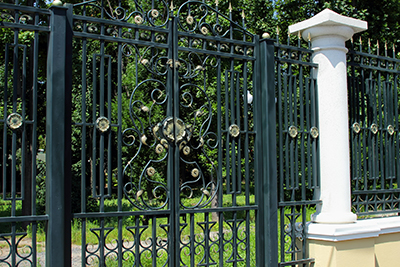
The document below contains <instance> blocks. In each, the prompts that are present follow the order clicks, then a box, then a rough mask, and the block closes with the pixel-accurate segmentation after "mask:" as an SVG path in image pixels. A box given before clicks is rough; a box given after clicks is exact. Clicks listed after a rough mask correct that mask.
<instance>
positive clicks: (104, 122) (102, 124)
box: [96, 117, 110, 133]
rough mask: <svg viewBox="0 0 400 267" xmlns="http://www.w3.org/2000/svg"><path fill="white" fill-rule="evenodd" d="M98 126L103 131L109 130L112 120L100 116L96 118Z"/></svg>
mask: <svg viewBox="0 0 400 267" xmlns="http://www.w3.org/2000/svg"><path fill="white" fill-rule="evenodd" d="M96 127H97V129H98V130H99V131H100V132H102V133H104V132H107V130H108V129H109V128H110V121H109V120H108V119H107V118H106V117H99V118H98V119H97V120H96Z"/></svg>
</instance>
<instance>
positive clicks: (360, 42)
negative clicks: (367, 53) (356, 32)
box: [360, 36, 362, 44]
mask: <svg viewBox="0 0 400 267" xmlns="http://www.w3.org/2000/svg"><path fill="white" fill-rule="evenodd" d="M360 44H362V38H361V36H360Z"/></svg>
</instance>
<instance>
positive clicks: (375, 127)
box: [370, 123, 378, 134]
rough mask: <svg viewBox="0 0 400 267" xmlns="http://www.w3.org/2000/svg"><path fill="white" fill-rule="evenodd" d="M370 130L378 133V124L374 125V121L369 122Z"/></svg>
mask: <svg viewBox="0 0 400 267" xmlns="http://www.w3.org/2000/svg"><path fill="white" fill-rule="evenodd" d="M370 130H371V132H372V133H373V134H377V133H378V125H376V124H375V123H373V124H371V126H370Z"/></svg>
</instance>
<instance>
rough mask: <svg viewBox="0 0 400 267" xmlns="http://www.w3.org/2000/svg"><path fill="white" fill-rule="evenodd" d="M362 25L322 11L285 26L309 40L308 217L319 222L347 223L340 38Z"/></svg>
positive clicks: (343, 68) (344, 90) (343, 58)
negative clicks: (314, 185) (313, 129)
mask: <svg viewBox="0 0 400 267" xmlns="http://www.w3.org/2000/svg"><path fill="white" fill-rule="evenodd" d="M366 29H367V22H365V21H361V20H357V19H353V18H349V17H345V16H342V15H339V14H337V13H335V12H333V11H332V10H329V9H325V10H324V11H322V12H321V13H318V14H317V15H315V16H314V17H313V18H311V19H308V20H305V21H302V22H299V23H297V24H294V25H291V26H289V32H290V33H295V34H298V32H300V33H301V34H302V36H303V38H304V39H305V40H308V39H309V38H310V39H311V44H312V49H313V50H314V54H313V58H312V61H313V63H317V64H318V69H316V72H314V77H316V78H317V85H318V101H319V103H318V105H319V133H320V135H319V143H320V162H321V165H320V166H321V172H320V175H321V180H320V181H321V183H320V189H319V191H318V192H317V194H319V197H320V199H321V200H322V204H321V205H319V206H318V207H317V212H316V213H315V214H314V215H313V216H312V220H313V221H314V222H319V223H352V222H355V221H356V219H357V216H356V215H355V214H353V213H352V212H351V192H350V148H349V126H348V125H349V123H348V106H347V105H348V102H347V69H346V65H347V64H346V53H347V49H346V47H345V41H346V40H349V39H350V38H351V37H352V36H353V34H354V33H357V32H361V31H364V30H366Z"/></svg>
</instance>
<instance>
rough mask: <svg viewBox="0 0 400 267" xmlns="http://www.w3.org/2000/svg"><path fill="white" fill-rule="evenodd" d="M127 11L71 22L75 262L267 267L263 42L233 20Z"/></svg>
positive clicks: (155, 5)
mask: <svg viewBox="0 0 400 267" xmlns="http://www.w3.org/2000/svg"><path fill="white" fill-rule="evenodd" d="M133 5H134V11H129V10H130V9H129V6H126V7H123V6H120V7H118V8H117V9H115V10H113V9H110V10H108V7H107V6H96V5H94V3H93V1H89V2H86V3H82V4H78V5H75V6H74V9H73V10H74V14H73V15H72V19H73V22H72V25H73V36H74V41H73V42H74V46H75V49H76V47H78V50H79V51H74V52H73V55H74V56H73V60H72V66H74V70H73V71H76V72H77V74H75V75H78V76H79V78H78V79H74V78H73V84H72V90H73V94H72V95H73V97H77V96H79V97H80V99H81V104H80V105H78V106H76V107H75V106H72V109H71V114H72V125H73V127H72V138H73V139H75V136H76V140H79V141H78V143H80V144H79V145H78V146H77V147H76V149H77V151H79V154H80V155H79V156H78V157H76V159H77V160H76V162H75V161H74V156H72V159H73V160H72V163H71V164H72V170H74V169H75V167H74V166H75V165H76V166H77V169H78V170H79V171H78V172H77V177H78V179H77V181H78V182H79V183H80V186H79V187H80V192H81V193H80V206H81V207H80V209H79V208H78V209H76V211H75V212H74V213H73V217H74V218H80V219H81V226H80V227H81V229H82V232H81V244H82V246H81V257H82V259H83V261H82V262H84V261H85V262H86V264H91V263H96V264H97V263H98V264H99V265H100V266H105V265H107V266H112V265H113V264H115V265H118V266H125V265H126V266H211V265H217V266H255V265H256V261H258V262H259V263H263V264H264V263H265V262H266V258H268V254H269V253H265V252H266V251H269V249H270V247H269V246H267V245H266V244H265V243H266V242H265V240H264V239H263V238H260V237H257V236H256V231H258V232H259V233H261V232H263V231H268V229H265V227H264V225H262V224H263V221H264V218H263V217H264V216H265V208H266V207H265V204H264V203H263V201H266V200H264V199H263V197H262V196H260V195H262V194H264V193H261V192H262V191H261V190H259V192H255V190H256V188H260V189H262V188H263V184H264V179H263V175H262V172H263V170H260V169H259V168H257V166H262V165H261V164H260V163H261V161H260V160H261V157H262V153H261V149H262V148H261V147H262V144H263V143H264V142H261V138H262V136H261V134H260V133H261V118H260V117H258V116H259V114H260V112H261V109H260V108H261V106H260V105H261V103H262V102H261V100H262V97H264V99H265V97H266V96H262V93H261V90H260V88H261V87H260V85H259V84H260V82H261V79H260V76H256V75H253V74H256V73H258V72H257V69H258V68H260V66H259V65H258V62H257V61H256V55H257V53H260V51H259V43H258V38H257V37H256V36H254V35H252V34H250V33H248V32H247V31H246V30H245V26H244V24H243V25H239V24H237V23H235V22H233V21H232V9H231V8H229V10H230V12H229V17H227V16H225V15H223V14H221V13H220V12H219V11H218V6H216V7H215V8H212V7H210V6H208V5H206V4H205V3H203V2H196V1H189V2H185V3H183V4H182V5H180V6H179V7H177V8H174V6H173V4H171V6H168V5H167V3H165V2H163V1H159V2H157V1H152V2H151V3H148V4H145V5H142V6H140V5H138V3H136V2H135V3H134V4H133ZM131 10H132V9H131ZM70 12H71V11H70ZM243 22H244V18H243ZM75 66H76V67H75ZM255 88H259V89H258V90H255ZM75 90H76V91H75ZM253 99H254V100H253ZM72 103H74V101H72ZM73 105H74V104H73ZM259 135H260V136H259ZM256 142H259V148H258V149H255V143H256ZM74 149H75V148H74V147H73V149H72V153H74ZM72 179H74V173H72ZM87 189H89V190H87ZM114 189H115V192H113V190H114ZM259 193H261V194H259ZM255 196H257V199H256V197H255ZM110 198H114V199H115V202H114V203H115V204H114V206H111V207H110V206H109V204H107V203H106V202H110V201H107V199H110ZM93 199H97V200H98V206H95V207H93V208H92V209H91V210H89V207H88V204H89V201H90V200H93ZM261 203H262V204H261ZM260 204H261V205H260ZM257 220H258V224H257V223H256V221H257ZM264 224H268V222H264ZM261 225H262V226H261ZM260 226H261V227H260ZM256 229H257V230H256ZM89 239H91V240H90V241H89ZM257 241H258V242H259V244H258V245H257V246H256V242H257ZM256 249H257V250H258V251H259V252H260V253H257V255H258V257H259V258H258V259H256V254H255V253H254V252H255V251H256ZM82 264H83V265H84V263H82ZM260 265H262V264H260Z"/></svg>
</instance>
